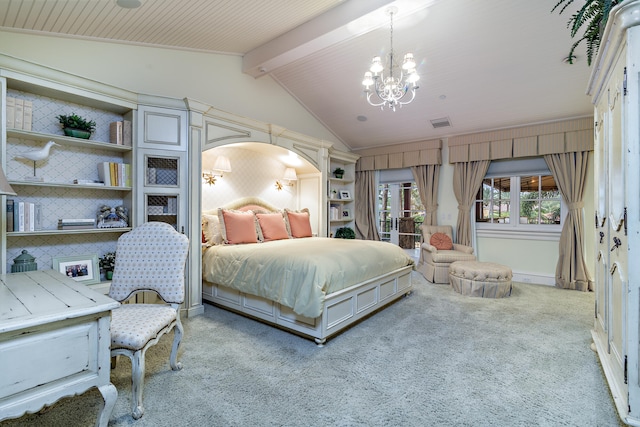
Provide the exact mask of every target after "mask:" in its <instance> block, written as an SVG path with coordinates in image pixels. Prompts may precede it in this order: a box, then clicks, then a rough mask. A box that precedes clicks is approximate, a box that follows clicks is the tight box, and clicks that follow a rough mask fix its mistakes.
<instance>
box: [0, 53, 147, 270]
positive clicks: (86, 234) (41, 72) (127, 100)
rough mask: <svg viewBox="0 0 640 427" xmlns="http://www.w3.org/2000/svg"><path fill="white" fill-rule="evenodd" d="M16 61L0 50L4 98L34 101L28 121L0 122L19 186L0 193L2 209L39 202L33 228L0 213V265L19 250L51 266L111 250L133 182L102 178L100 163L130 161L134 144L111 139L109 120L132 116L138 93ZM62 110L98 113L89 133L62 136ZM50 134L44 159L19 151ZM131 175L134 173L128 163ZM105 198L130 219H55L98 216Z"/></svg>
mask: <svg viewBox="0 0 640 427" xmlns="http://www.w3.org/2000/svg"><path fill="white" fill-rule="evenodd" d="M16 62H17V60H15V59H13V58H8V57H4V56H1V55H0V83H1V84H2V86H1V87H2V93H1V95H2V98H3V104H2V105H4V106H5V108H7V107H6V105H7V104H6V99H7V98H10V99H12V100H22V101H23V103H25V102H26V103H27V105H29V106H30V107H31V114H30V118H29V122H30V126H26V127H27V129H25V128H22V129H20V128H18V126H19V125H17V126H16V125H15V122H14V126H12V125H11V123H7V122H6V121H5V122H4V123H2V127H1V129H2V137H3V138H2V149H1V150H0V155H1V156H2V166H3V169H4V172H5V175H6V176H7V179H8V180H9V183H10V184H11V186H12V187H13V189H14V190H15V192H16V193H17V195H16V196H5V197H2V198H1V199H2V206H3V207H4V208H5V210H6V205H7V200H11V201H13V203H14V206H15V205H16V204H18V203H20V202H22V203H23V204H25V205H27V206H29V205H32V206H34V207H36V208H37V212H38V213H39V215H37V220H38V221H35V218H34V219H33V221H32V224H33V225H32V227H31V228H27V229H23V230H20V229H16V228H15V227H11V226H9V221H11V219H10V217H9V215H8V214H6V215H5V216H4V217H3V221H2V230H1V232H0V236H1V241H0V243H1V244H2V246H3V247H4V248H5V250H4V251H2V257H3V259H2V264H3V266H2V270H3V272H10V271H11V265H12V264H13V259H14V258H16V257H17V256H19V255H20V254H21V253H22V250H27V251H28V252H29V254H31V255H32V256H34V257H35V259H36V260H35V261H36V263H37V265H38V269H48V268H52V265H53V264H52V259H53V258H54V257H63V256H80V255H93V254H95V255H97V256H98V257H99V256H102V255H103V254H104V253H106V252H110V251H114V250H115V243H116V240H117V238H118V237H119V236H120V234H122V233H124V232H126V231H129V230H130V229H131V227H132V226H133V223H134V213H135V212H134V187H135V184H134V182H133V180H132V179H130V180H129V182H126V183H125V182H124V181H122V182H118V184H117V185H112V184H113V182H109V183H106V184H104V183H100V182H98V181H100V176H99V174H98V172H99V165H101V164H103V163H109V164H111V163H112V164H122V165H124V164H126V165H129V166H128V168H132V167H133V166H134V161H133V160H134V147H133V144H130V145H128V146H127V145H124V144H116V143H112V142H110V140H111V139H112V137H111V135H110V130H111V127H112V125H111V123H113V122H125V121H127V122H131V123H134V119H135V117H134V116H135V114H134V111H135V110H136V108H137V104H136V103H135V100H136V96H135V95H134V94H132V93H129V92H126V91H122V90H120V89H117V88H112V87H110V86H107V85H103V84H100V83H97V82H93V81H89V80H84V79H81V78H77V79H76V78H74V79H71V80H70V79H69V75H67V74H62V73H60V72H57V71H55V70H51V69H48V68H46V67H38V66H35V65H33V64H26V63H23V64H19V65H24V67H25V69H28V70H29V73H24V74H23V73H21V72H19V71H15V68H14V66H15V65H16ZM70 81H72V82H71V83H69V82H70ZM61 82H67V83H61ZM16 113H17V112H16V111H13V113H12V114H11V115H15V114H16ZM61 114H63V115H69V114H77V115H79V116H81V117H84V118H86V119H88V120H93V121H95V122H96V129H95V132H94V133H93V134H92V135H91V137H90V138H89V139H81V138H74V137H69V136H65V135H64V134H63V130H62V128H61V125H60V123H59V120H58V119H57V116H58V115H61ZM6 116H7V115H5V117H6ZM14 120H15V118H14ZM22 127H25V126H22ZM49 141H52V142H54V143H55V144H54V145H52V146H51V147H50V149H49V154H48V156H46V158H45V159H43V160H39V161H36V162H33V161H32V160H27V159H25V158H23V157H22V155H23V154H25V153H29V152H33V151H36V150H41V149H43V148H44V147H45V145H47V143H48V142H49ZM124 169H125V168H124V167H122V170H123V171H124ZM130 176H131V177H133V172H132V171H131V172H130ZM104 206H108V207H110V208H111V207H113V208H115V207H117V206H123V207H124V208H125V210H126V212H127V215H128V221H127V226H126V227H118V228H98V227H97V222H96V227H92V228H81V229H60V228H59V227H58V221H59V220H60V219H67V218H74V219H77V218H80V219H95V220H97V219H98V213H99V212H100V209H101V208H103V207H104ZM34 211H35V209H34ZM12 229H13V230H12ZM9 230H12V231H9Z"/></svg>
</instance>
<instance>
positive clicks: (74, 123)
mask: <svg viewBox="0 0 640 427" xmlns="http://www.w3.org/2000/svg"><path fill="white" fill-rule="evenodd" d="M56 118H57V119H58V121H60V124H62V130H63V131H64V134H65V135H67V136H73V137H76V138H83V139H89V137H90V136H91V134H92V133H93V131H94V130H96V122H95V121H93V120H87V119H84V118H82V117H80V116H78V115H77V114H75V113H73V114H71V115H69V116H65V115H63V114H61V115H59V116H57V117H56Z"/></svg>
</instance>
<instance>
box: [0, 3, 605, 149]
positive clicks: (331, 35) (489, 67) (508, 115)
mask: <svg viewBox="0 0 640 427" xmlns="http://www.w3.org/2000/svg"><path fill="white" fill-rule="evenodd" d="M120 1H124V2H128V3H132V2H133V3H135V2H136V0H120ZM556 2H557V0H537V1H524V0H519V1H514V0H483V1H478V0H422V1H419V0H398V1H390V0H344V1H340V0H189V1H173V0H140V3H141V5H140V6H139V7H138V8H134V9H127V8H123V7H120V6H118V5H116V1H115V0H50V1H43V0H4V1H2V2H0V29H3V30H8V31H25V32H33V33H37V34H42V33H48V34H52V35H56V36H64V37H78V38H84V39H94V40H108V41H113V42H120V43H130V44H131V43H134V44H140V45H149V46H166V47H171V48H176V49H189V50H196V51H202V52H211V53H225V54H234V55H242V56H243V71H244V72H246V73H248V74H250V75H252V76H254V77H255V78H264V76H265V75H270V76H271V77H272V78H273V79H275V80H276V81H277V82H279V84H280V85H282V87H283V88H284V89H285V90H287V91H288V92H289V93H290V94H291V95H292V96H294V97H295V98H296V99H297V100H299V102H300V103H301V104H302V105H303V106H304V108H306V109H307V110H308V111H310V112H311V114H313V115H314V116H315V117H316V118H317V119H318V120H320V121H321V122H322V123H323V124H324V125H325V126H326V127H327V128H328V129H329V130H330V131H331V132H332V133H333V134H334V135H336V137H337V138H338V139H339V140H341V141H342V142H344V143H345V144H346V145H347V146H348V147H350V148H351V149H354V150H358V149H364V148H371V147H376V146H382V145H392V144H398V143H403V142H412V141H422V140H430V139H436V138H441V137H445V136H451V135H459V134H465V133H470V132H476V131H483V130H490V129H497V128H505V127H512V126H519V125H524V124H530V123H539V122H545V121H550V120H559V119H565V118H572V117H582V116H588V115H591V114H592V106H591V103H590V98H589V97H588V96H587V95H586V94H585V90H586V85H587V80H588V78H589V75H590V72H591V69H590V68H589V67H588V66H587V64H586V59H585V57H584V55H583V50H580V49H579V50H578V52H577V53H578V58H577V60H576V61H575V63H574V64H573V65H569V64H567V63H565V62H564V61H563V59H564V58H565V57H566V56H567V54H568V52H569V48H570V46H571V44H572V43H573V41H574V40H573V39H571V38H570V36H569V32H568V30H567V28H566V23H567V21H568V19H569V16H570V13H571V11H567V12H565V14H563V15H558V14H557V13H553V14H552V13H551V9H552V8H553V6H554V5H555V3H556ZM389 6H396V7H397V8H398V13H397V14H396V16H395V17H394V31H393V47H394V51H395V53H396V56H402V55H404V53H406V52H413V54H414V57H415V58H416V62H418V67H417V71H418V73H419V74H420V77H421V79H420V82H419V83H420V88H419V90H418V92H417V95H416V99H415V101H414V102H413V103H411V104H408V105H405V106H403V107H402V108H400V109H398V110H397V111H395V112H393V111H390V110H381V109H380V108H379V107H373V106H370V105H369V104H368V103H367V101H366V99H365V96H364V93H363V91H362V85H361V81H362V77H363V75H364V72H365V71H367V69H368V67H369V65H370V62H371V58H372V57H373V56H375V55H381V56H383V57H384V56H385V55H386V54H388V52H389V48H390V40H389V38H390V31H389V17H388V15H387V13H386V10H387V9H388V7H389ZM441 119H446V120H448V122H449V123H450V126H445V127H434V126H433V125H432V121H434V120H435V121H438V120H441Z"/></svg>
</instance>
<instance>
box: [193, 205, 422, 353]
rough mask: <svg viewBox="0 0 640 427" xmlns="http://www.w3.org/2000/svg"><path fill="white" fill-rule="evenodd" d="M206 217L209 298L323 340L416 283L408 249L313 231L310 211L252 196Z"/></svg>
mask: <svg viewBox="0 0 640 427" xmlns="http://www.w3.org/2000/svg"><path fill="white" fill-rule="evenodd" d="M202 218H203V254H202V266H203V276H202V277H203V300H204V301H207V302H210V303H213V304H216V305H218V306H221V307H224V308H226V309H229V310H232V311H235V312H237V313H240V314H243V315H246V316H249V317H252V318H255V319H258V320H261V321H263V322H266V323H269V324H271V325H274V326H277V327H279V328H282V329H285V330H287V331H289V332H293V333H296V334H298V335H302V336H304V337H307V338H311V339H313V340H314V341H315V342H316V344H318V345H323V344H324V343H325V342H326V340H327V339H328V338H329V337H331V336H333V335H335V334H337V333H339V332H340V331H343V330H344V329H345V328H347V327H349V326H351V325H352V324H354V323H355V322H357V321H360V320H361V319H363V318H364V317H366V316H368V315H370V314H372V313H373V312H375V311H377V310H379V309H381V308H382V307H384V306H386V305H388V304H389V303H391V302H393V301H395V300H397V299H398V298H400V297H402V296H403V295H408V294H409V293H410V292H411V290H412V285H411V270H412V269H413V268H414V261H413V259H412V258H411V257H409V256H408V255H407V254H405V252H404V251H403V250H402V249H400V248H399V247H398V246H395V245H393V244H391V243H385V242H373V241H363V240H346V239H331V238H325V237H313V236H312V234H311V227H310V225H309V213H308V211H306V210H301V211H291V210H288V209H285V210H284V211H280V210H278V209H277V208H275V207H274V206H271V205H270V204H268V203H267V202H264V201H262V200H260V199H255V198H249V199H242V200H239V201H236V202H234V203H231V204H229V205H226V206H224V207H222V208H220V209H214V210H210V211H206V212H203V215H202ZM204 242H206V243H204Z"/></svg>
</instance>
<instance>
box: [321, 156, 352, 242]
mask: <svg viewBox="0 0 640 427" xmlns="http://www.w3.org/2000/svg"><path fill="white" fill-rule="evenodd" d="M357 159H358V156H355V155H353V154H351V153H343V152H339V151H332V152H331V153H330V154H329V168H328V171H327V175H328V178H327V181H328V185H327V189H328V195H327V199H328V200H327V220H328V223H329V224H328V227H327V229H328V230H329V237H333V236H334V235H335V232H336V230H337V229H338V228H341V227H350V228H352V229H354V230H355V223H354V216H355V198H354V196H355V195H354V191H355V185H354V184H355V162H356V160H357ZM336 168H340V169H343V170H344V175H343V176H342V178H337V177H335V176H334V174H333V171H335V170H336Z"/></svg>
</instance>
